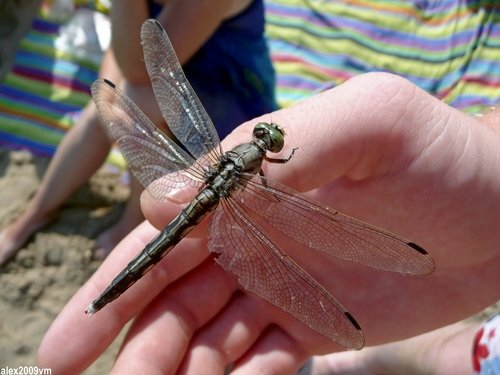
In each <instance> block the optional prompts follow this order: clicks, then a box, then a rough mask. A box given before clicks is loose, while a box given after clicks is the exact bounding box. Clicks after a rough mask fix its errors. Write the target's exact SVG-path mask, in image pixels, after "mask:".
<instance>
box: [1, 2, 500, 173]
mask: <svg viewBox="0 0 500 375" xmlns="http://www.w3.org/2000/svg"><path fill="white" fill-rule="evenodd" d="M46 3H50V1H48V0H47V1H46ZM84 3H85V4H87V3H88V4H97V5H98V6H94V9H97V8H99V9H100V8H103V9H105V8H106V7H107V6H108V5H107V4H108V2H107V1H98V0H90V1H87V0H76V4H77V5H78V4H80V5H81V4H84ZM88 4H87V5H86V6H89V5H88ZM265 5H266V22H267V26H266V33H267V36H268V39H269V43H270V49H271V54H272V59H273V63H274V65H275V68H276V72H277V85H278V87H277V97H278V103H279V104H280V106H288V105H290V104H292V103H294V102H296V101H298V100H301V99H303V98H305V97H308V96H310V95H312V94H313V93H315V92H318V91H321V90H324V89H325V88H328V87H333V86H336V85H339V84H340V83H342V82H344V81H345V80H347V79H349V78H350V77H352V76H354V75H357V74H360V73H364V72H371V71H386V72H393V73H396V74H399V75H401V76H403V77H406V78H407V79H409V80H411V81H412V82H414V83H416V84H417V85H419V86H420V87H422V88H423V89H425V90H427V91H428V92H431V93H433V94H434V95H436V96H437V97H438V98H441V99H442V100H444V101H445V102H447V103H449V104H450V105H452V106H455V107H457V108H459V109H462V110H464V111H467V112H469V113H477V112H480V111H482V110H484V107H487V106H491V105H498V104H499V103H500V3H499V2H497V1H493V0H482V1H479V0H476V1H475V0H469V1H458V0H457V1H452V0H440V1H438V0H433V1H426V0H406V1H405V0H403V1H397V0H385V1H383V0H380V1H368V0H352V1H347V0H344V1H341V0H336V1H329V0H265ZM77 9H78V8H77ZM67 21H68V19H54V18H50V12H48V11H47V9H46V8H42V11H41V12H40V15H39V17H37V18H36V19H35V21H34V22H33V27H32V30H31V31H30V32H29V33H28V35H27V36H26V37H25V38H24V39H23V40H22V42H21V45H20V48H19V51H18V52H17V55H16V59H15V62H14V66H13V68H12V71H11V73H10V74H9V75H8V76H7V78H6V80H5V82H3V83H2V84H1V85H0V146H6V147H9V148H27V149H29V150H31V151H32V152H34V153H35V154H41V155H52V154H53V153H54V151H55V149H56V147H57V145H58V143H59V141H60V140H61V138H62V136H63V135H64V133H65V132H66V131H67V129H68V128H70V127H71V126H72V125H73V124H74V122H75V120H76V119H77V118H78V115H79V114H80V111H81V109H82V108H83V106H84V105H85V104H86V103H87V101H88V100H89V98H90V96H89V86H90V84H91V83H92V82H93V81H94V79H95V78H96V77H97V72H98V67H99V58H97V57H96V56H89V55H86V54H82V53H75V51H73V52H71V51H68V50H65V49H64V48H62V49H61V48H59V45H58V42H57V41H58V40H59V39H60V36H61V28H63V27H64V25H65V24H66V23H67ZM111 160H114V162H115V163H118V164H122V159H121V158H120V157H119V156H118V155H117V152H115V153H114V154H113V156H112V157H111Z"/></svg>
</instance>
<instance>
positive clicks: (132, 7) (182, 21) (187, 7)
mask: <svg viewBox="0 0 500 375" xmlns="http://www.w3.org/2000/svg"><path fill="white" fill-rule="evenodd" d="M249 2H250V1H247V0H245V1H241V0H219V1H196V2H193V1H185V0H168V1H164V3H165V5H164V6H163V8H162V10H161V12H160V14H158V16H157V17H156V19H157V21H158V22H160V23H161V25H162V26H163V27H164V29H165V31H166V32H167V34H168V36H169V38H170V41H171V42H172V45H173V46H174V49H175V53H176V55H177V58H178V59H179V61H180V63H181V64H184V63H186V62H187V61H188V60H189V59H190V58H191V56H193V55H194V54H195V53H196V51H198V50H199V49H200V47H201V46H202V45H203V44H204V43H205V42H206V41H207V40H208V39H209V38H210V36H211V35H212V34H213V33H214V32H215V30H216V29H217V28H218V27H219V26H220V24H221V23H222V22H223V21H224V20H225V19H226V18H228V17H230V16H232V15H234V14H236V13H238V12H239V11H241V10H242V9H243V8H244V7H245V6H247V5H248V3H249ZM111 17H112V35H113V38H112V45H113V50H114V51H115V54H116V56H117V60H118V61H119V63H120V67H121V69H122V71H123V72H124V75H125V77H126V78H127V80H128V81H129V82H131V83H133V84H148V85H149V83H150V82H149V76H148V74H147V71H146V67H145V66H144V62H143V53H142V48H141V38H140V30H141V26H142V24H143V22H144V21H145V20H146V19H148V18H151V16H150V15H149V10H148V8H147V5H146V1H137V0H120V1H114V2H113V11H112V13H111Z"/></svg>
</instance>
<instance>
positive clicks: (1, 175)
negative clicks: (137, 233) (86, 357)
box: [0, 149, 128, 374]
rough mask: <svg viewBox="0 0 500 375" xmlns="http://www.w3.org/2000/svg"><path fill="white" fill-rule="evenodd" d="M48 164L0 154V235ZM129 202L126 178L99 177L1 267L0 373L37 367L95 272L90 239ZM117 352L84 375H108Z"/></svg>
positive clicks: (25, 155) (104, 174) (19, 154)
mask: <svg viewBox="0 0 500 375" xmlns="http://www.w3.org/2000/svg"><path fill="white" fill-rule="evenodd" d="M48 161H49V160H48V159H47V158H34V157H33V156H32V155H31V154H30V153H28V152H25V151H12V152H9V151H6V150H1V149H0V227H4V226H5V225H6V224H7V223H8V222H10V221H11V220H12V219H13V218H14V217H16V215H18V214H19V213H20V212H21V211H22V210H23V208H24V207H25V205H26V202H27V201H28V199H29V197H30V196H31V195H32V194H33V193H34V191H35V189H36V188H37V186H38V184H39V183H40V179H41V177H42V176H43V174H44V172H45V170H46V168H47V165H48ZM127 195H128V188H127V186H126V184H125V183H123V176H122V174H120V173H119V171H117V170H114V171H113V170H110V168H109V167H108V168H103V169H101V170H100V171H98V173H97V174H96V175H95V176H94V177H93V178H92V179H91V181H90V182H89V183H88V184H86V185H85V186H84V187H82V188H81V189H80V190H78V191H77V192H76V193H75V194H74V195H73V196H72V197H71V198H70V199H69V200H68V201H67V202H66V203H65V204H64V206H63V207H62V208H61V210H60V212H59V216H58V217H57V219H55V221H54V222H53V223H51V224H50V225H48V226H47V227H46V228H44V229H42V230H41V231H39V232H38V233H36V234H35V235H34V236H32V238H31V239H30V240H29V241H28V243H27V244H26V245H25V246H24V247H23V248H22V249H21V251H20V252H19V253H18V254H17V255H16V257H15V258H14V259H13V260H11V261H10V262H9V263H8V264H6V265H5V266H2V267H0V369H1V368H2V367H5V366H10V367H17V366H34V365H35V364H36V352H37V349H38V346H39V343H40V341H41V339H42V337H43V335H44V333H45V332H46V330H47V329H48V327H49V326H50V324H51V322H52V321H53V320H54V318H55V317H56V316H57V314H58V312H59V311H60V310H61V309H62V307H63V306H64V305H65V303H66V302H67V301H68V300H69V299H70V297H71V296H72V295H73V294H74V293H75V291H76V290H78V288H79V287H80V286H81V285H83V283H84V282H85V281H86V280H87V279H88V278H89V276H90V275H92V273H93V272H94V271H95V270H96V269H97V268H98V266H99V264H100V262H98V261H95V260H92V257H91V249H92V246H93V239H94V238H95V237H96V236H97V235H98V234H99V233H100V232H101V231H103V230H104V229H106V228H107V227H109V226H110V225H112V224H113V223H114V222H115V221H116V220H117V219H118V218H119V216H120V214H121V211H122V209H123V204H122V203H123V202H124V201H125V200H126V197H127ZM82 313H83V312H82ZM117 344H118V343H116V344H115V345H113V347H112V348H111V350H110V351H108V352H107V353H106V354H105V355H104V356H103V357H102V358H100V359H99V360H98V361H97V362H96V363H95V364H94V365H93V366H92V367H91V368H90V369H88V370H87V372H86V373H87V374H105V373H107V372H108V370H109V368H110V366H111V363H112V358H113V357H114V355H115V353H116V352H117V350H118V345H117Z"/></svg>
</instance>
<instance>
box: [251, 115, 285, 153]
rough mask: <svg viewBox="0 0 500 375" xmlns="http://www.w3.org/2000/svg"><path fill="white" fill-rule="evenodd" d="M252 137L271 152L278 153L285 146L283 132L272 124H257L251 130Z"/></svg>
mask: <svg viewBox="0 0 500 375" xmlns="http://www.w3.org/2000/svg"><path fill="white" fill-rule="evenodd" d="M253 137H254V138H255V139H259V140H261V141H263V142H264V144H265V148H266V150H269V151H271V152H280V151H281V150H282V149H283V146H284V144H285V131H284V130H283V129H282V128H280V126H279V125H277V124H275V123H273V122H271V123H269V122H259V123H258V124H257V125H255V128H254V129H253Z"/></svg>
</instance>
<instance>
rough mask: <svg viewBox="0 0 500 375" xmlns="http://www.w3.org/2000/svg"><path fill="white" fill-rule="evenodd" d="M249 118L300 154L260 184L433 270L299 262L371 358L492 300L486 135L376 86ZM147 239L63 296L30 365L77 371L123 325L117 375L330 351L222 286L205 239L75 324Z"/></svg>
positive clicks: (159, 219)
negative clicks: (408, 243)
mask: <svg viewBox="0 0 500 375" xmlns="http://www.w3.org/2000/svg"><path fill="white" fill-rule="evenodd" d="M258 120H259V119H257V120H255V121H252V122H250V123H246V124H244V125H243V126H241V127H240V128H238V129H237V130H236V131H235V132H234V133H233V134H231V135H230V136H229V137H228V138H227V139H226V140H225V141H224V148H225V149H230V148H231V147H232V146H234V145H236V144H239V143H242V142H246V141H248V139H249V137H250V134H251V133H250V132H251V130H252V129H253V126H254V124H255V122H257V121H258ZM260 120H264V121H270V120H272V121H273V122H276V123H279V124H281V125H282V126H283V127H284V128H285V131H286V132H287V136H286V140H285V142H286V143H285V145H286V146H285V150H284V151H283V153H284V155H287V153H288V152H290V150H291V149H292V148H294V147H298V148H299V149H298V150H297V152H296V155H295V156H294V157H293V158H292V159H291V160H290V162H289V163H287V164H286V165H273V164H266V165H264V169H265V173H266V175H267V176H268V177H270V178H273V179H274V180H278V181H280V182H283V183H285V184H286V185H289V186H290V187H292V188H295V189H296V190H299V191H310V190H313V191H311V192H309V193H308V194H309V195H310V196H312V197H314V198H316V199H317V200H319V201H321V202H323V203H324V204H326V205H328V206H331V207H334V208H335V209H337V210H339V211H341V212H343V213H345V214H348V215H351V216H354V217H356V218H359V219H362V220H365V221H367V222H369V223H372V224H375V225H378V226H380V227H382V228H385V229H388V230H390V231H392V232H394V233H396V234H399V235H402V236H404V237H406V238H409V239H411V240H413V241H415V242H417V243H419V244H420V245H421V246H423V247H424V248H426V249H427V250H428V251H429V252H430V254H431V255H432V256H433V258H434V260H435V263H436V270H435V272H434V273H433V274H432V275H429V276H424V277H403V276H401V275H399V274H394V273H389V272H384V271H377V270H371V269H368V268H366V267H363V266H360V265H356V264H347V265H346V264H344V265H343V266H342V267H340V268H339V267H338V264H337V263H338V262H337V263H336V262H335V261H332V262H331V263H330V262H327V261H325V259H324V257H323V258H321V262H318V258H316V256H317V254H316V253H315V252H314V251H311V252H310V253H309V254H308V256H307V257H305V256H304V257H303V258H302V259H300V260H298V261H299V262H300V263H301V264H306V265H308V266H309V267H308V268H309V269H311V270H312V271H311V273H312V275H313V276H314V277H315V278H316V279H317V280H318V281H320V282H321V283H322V284H323V285H324V286H325V287H326V289H328V290H330V291H331V292H332V293H333V294H334V295H335V297H337V298H338V299H339V300H340V301H341V302H342V303H343V305H345V306H346V307H347V308H348V309H349V311H350V312H351V313H352V314H353V315H354V316H355V317H356V319H357V320H358V322H359V323H360V324H361V326H362V328H363V332H364V334H365V337H366V340H367V345H376V344H380V343H384V342H388V341H393V340H398V339H402V338H406V337H410V336H414V335H416V334H419V333H422V332H425V331H428V330H430V329H433V328H436V327H440V326H443V325H445V324H448V323H451V322H453V321H457V320H459V319H461V318H463V317H465V316H468V315H470V314H472V313H474V312H476V311H478V310H480V309H482V308H484V307H485V306H487V305H489V304H491V303H493V302H494V301H496V300H497V299H498V293H497V290H496V289H495V288H494V286H495V285H498V282H499V279H500V272H499V267H500V262H498V258H499V257H500V254H499V250H498V246H497V244H498V242H499V240H500V238H499V237H500V233H499V232H498V230H497V223H498V221H499V216H500V212H499V211H498V210H496V209H492V208H493V207H498V205H499V204H500V174H499V173H497V172H496V170H495V169H496V165H498V159H499V151H498V150H499V148H498V144H499V142H500V141H499V136H498V133H497V131H496V130H495V129H492V128H491V127H488V126H486V125H483V124H482V123H480V122H479V121H477V120H476V119H473V118H471V117H469V116H467V115H465V114H462V113H460V112H459V111H456V110H454V109H452V108H450V107H448V106H446V105H445V104H444V103H442V102H440V101H439V100H437V99H435V98H434V97H432V96H430V95H428V94H426V93H424V92H423V91H421V90H419V89H417V88H416V87H415V86H414V85H412V84H410V83H409V82H407V81H405V80H403V79H401V78H398V77H395V76H390V75H387V74H367V75H364V76H360V77H357V78H355V79H352V80H350V81H348V82H347V83H345V84H344V85H342V86H339V87H338V88H336V89H333V90H329V91H327V92H325V93H323V94H320V95H317V96H315V97H313V98H311V99H309V100H306V101H304V102H302V103H300V104H298V105H295V106H293V107H291V108H287V109H283V110H280V111H277V112H274V113H273V114H272V115H266V116H263V117H262V118H260ZM318 162H321V164H318ZM142 203H143V209H144V212H145V214H146V216H147V218H148V220H150V221H151V222H152V223H153V224H154V225H156V226H157V227H159V228H160V227H163V226H164V225H165V224H166V223H167V222H168V221H169V220H170V219H171V218H172V217H173V215H175V214H176V213H177V212H178V209H179V207H172V206H161V207H159V206H158V205H157V203H156V202H154V201H152V200H151V199H147V198H146V196H145V197H144V198H143V202H142ZM154 233H155V231H154V230H152V229H151V228H150V227H149V226H148V225H146V224H144V225H143V226H141V227H138V228H137V229H136V230H134V232H132V234H131V235H129V236H128V237H127V238H126V239H125V240H124V241H123V242H122V243H121V244H120V245H119V248H118V249H117V251H114V252H113V253H112V254H111V255H110V257H109V258H108V259H107V260H106V261H105V262H104V263H103V265H102V266H101V268H100V269H99V270H98V271H97V273H96V274H95V275H94V276H93V277H92V278H91V279H90V280H89V282H88V283H87V284H86V285H85V286H84V287H82V289H81V290H80V291H79V292H78V293H77V294H76V295H75V296H74V297H73V298H72V300H71V301H70V302H69V303H68V305H67V306H66V307H65V309H64V310H63V311H62V313H61V314H60V316H59V317H58V318H57V319H56V321H55V322H54V324H53V325H52V327H51V328H50V330H49V332H48V333H47V335H46V336H45V338H44V341H43V342H42V345H41V348H40V352H39V361H40V362H39V363H40V365H41V366H46V367H52V368H53V369H55V370H54V371H56V372H57V373H74V372H76V371H79V370H81V369H82V368H84V367H85V366H87V365H88V364H89V363H90V362H91V361H92V360H93V359H94V358H96V356H98V355H99V354H100V353H101V352H102V351H103V350H104V349H105V348H106V346H107V345H109V343H110V342H111V341H112V339H113V338H114V337H115V335H116V334H117V333H118V332H119V330H120V329H121V328H122V326H123V325H124V324H125V322H126V321H128V320H129V319H131V318H132V317H137V318H136V320H135V322H134V323H133V325H132V327H131V330H130V331H129V335H128V337H127V339H126V342H125V344H124V347H123V348H122V351H121V353H120V355H119V356H118V358H117V361H116V363H115V365H114V370H115V371H116V373H124V372H126V371H129V372H131V373H132V372H134V371H135V372H137V371H138V369H141V371H142V372H147V373H154V372H153V370H155V369H156V370H157V371H158V373H161V372H163V373H169V372H174V370H175V369H176V368H177V366H183V367H182V369H183V370H184V371H185V372H186V373H199V371H200V369H203V371H204V372H206V373H217V372H218V370H220V369H221V368H223V367H224V366H225V365H226V364H227V363H235V364H236V372H235V373H240V374H243V373H248V374H253V373H255V372H256V369H259V368H265V369H267V370H269V372H272V371H271V370H275V371H276V372H279V373H293V372H294V371H295V370H296V369H297V368H298V367H299V366H300V364H301V363H303V362H304V361H305V359H306V358H307V357H309V356H310V355H313V354H322V353H327V352H332V351H335V350H341V347H339V346H338V345H336V344H335V343H333V342H330V341H328V340H327V339H325V338H324V337H322V336H320V335H319V334H317V333H315V332H313V331H311V330H310V329H308V328H307V327H305V326H304V325H302V324H301V323H299V322H298V321H296V320H295V319H293V318H292V317H290V316H289V315H287V314H285V313H283V312H282V311H279V310H278V309H276V308H274V307H272V306H270V305H268V304H267V303H265V302H263V301H262V300H260V299H258V298H257V297H255V296H252V295H250V294H247V293H244V292H238V286H237V284H236V282H235V280H234V277H232V276H231V275H228V274H226V273H225V272H224V271H223V270H222V269H220V268H219V267H217V266H215V265H214V264H213V260H212V259H210V258H208V252H207V250H206V240H205V239H204V236H203V234H202V232H201V233H200V232H199V233H198V234H199V235H200V236H199V237H193V238H188V239H185V240H183V241H182V242H181V243H180V244H179V245H178V246H177V247H176V248H175V249H174V250H172V252H171V253H170V254H169V255H167V256H166V257H165V259H164V260H163V261H162V262H160V263H159V264H158V265H157V266H156V267H155V268H153V269H152V270H151V271H150V272H149V273H148V274H147V275H146V276H145V277H144V278H143V279H141V280H140V281H138V282H137V283H136V284H135V285H134V286H133V287H132V288H131V289H130V290H128V291H127V292H126V293H125V294H124V295H123V296H121V297H120V298H119V299H118V300H117V301H115V302H113V303H112V304H111V305H109V306H108V307H106V308H105V309H103V310H102V311H101V312H99V313H98V314H96V315H95V316H93V317H92V318H91V319H89V318H87V317H86V316H85V315H84V314H83V310H84V309H85V307H86V306H87V304H88V303H89V302H90V301H91V300H92V299H94V298H95V296H97V295H98V294H99V293H100V292H101V291H102V290H103V289H104V287H105V286H106V285H107V284H108V283H109V282H110V281H111V279H112V278H113V277H114V276H115V275H116V274H117V272H118V271H119V270H121V268H122V267H123V266H125V265H126V264H127V262H128V261H129V260H130V259H131V258H132V257H133V256H134V255H135V254H136V253H137V252H138V251H139V250H140V249H142V248H143V246H144V245H145V243H147V242H148V240H149V239H150V238H151V237H152V236H153V235H154ZM287 245H288V246H292V245H291V244H287ZM283 248H285V249H286V248H287V246H283ZM64 337H71V340H70V342H68V340H64V339H63V338H64ZM89 343H92V345H89ZM61 345H63V346H64V348H62V346H61ZM63 349H64V352H65V353H66V355H65V356H64V357H62V358H61V356H60V355H59V354H60V352H61V351H62V350H63ZM257 354H259V355H257ZM238 371H239V372H238ZM219 372H220V371H219Z"/></svg>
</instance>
